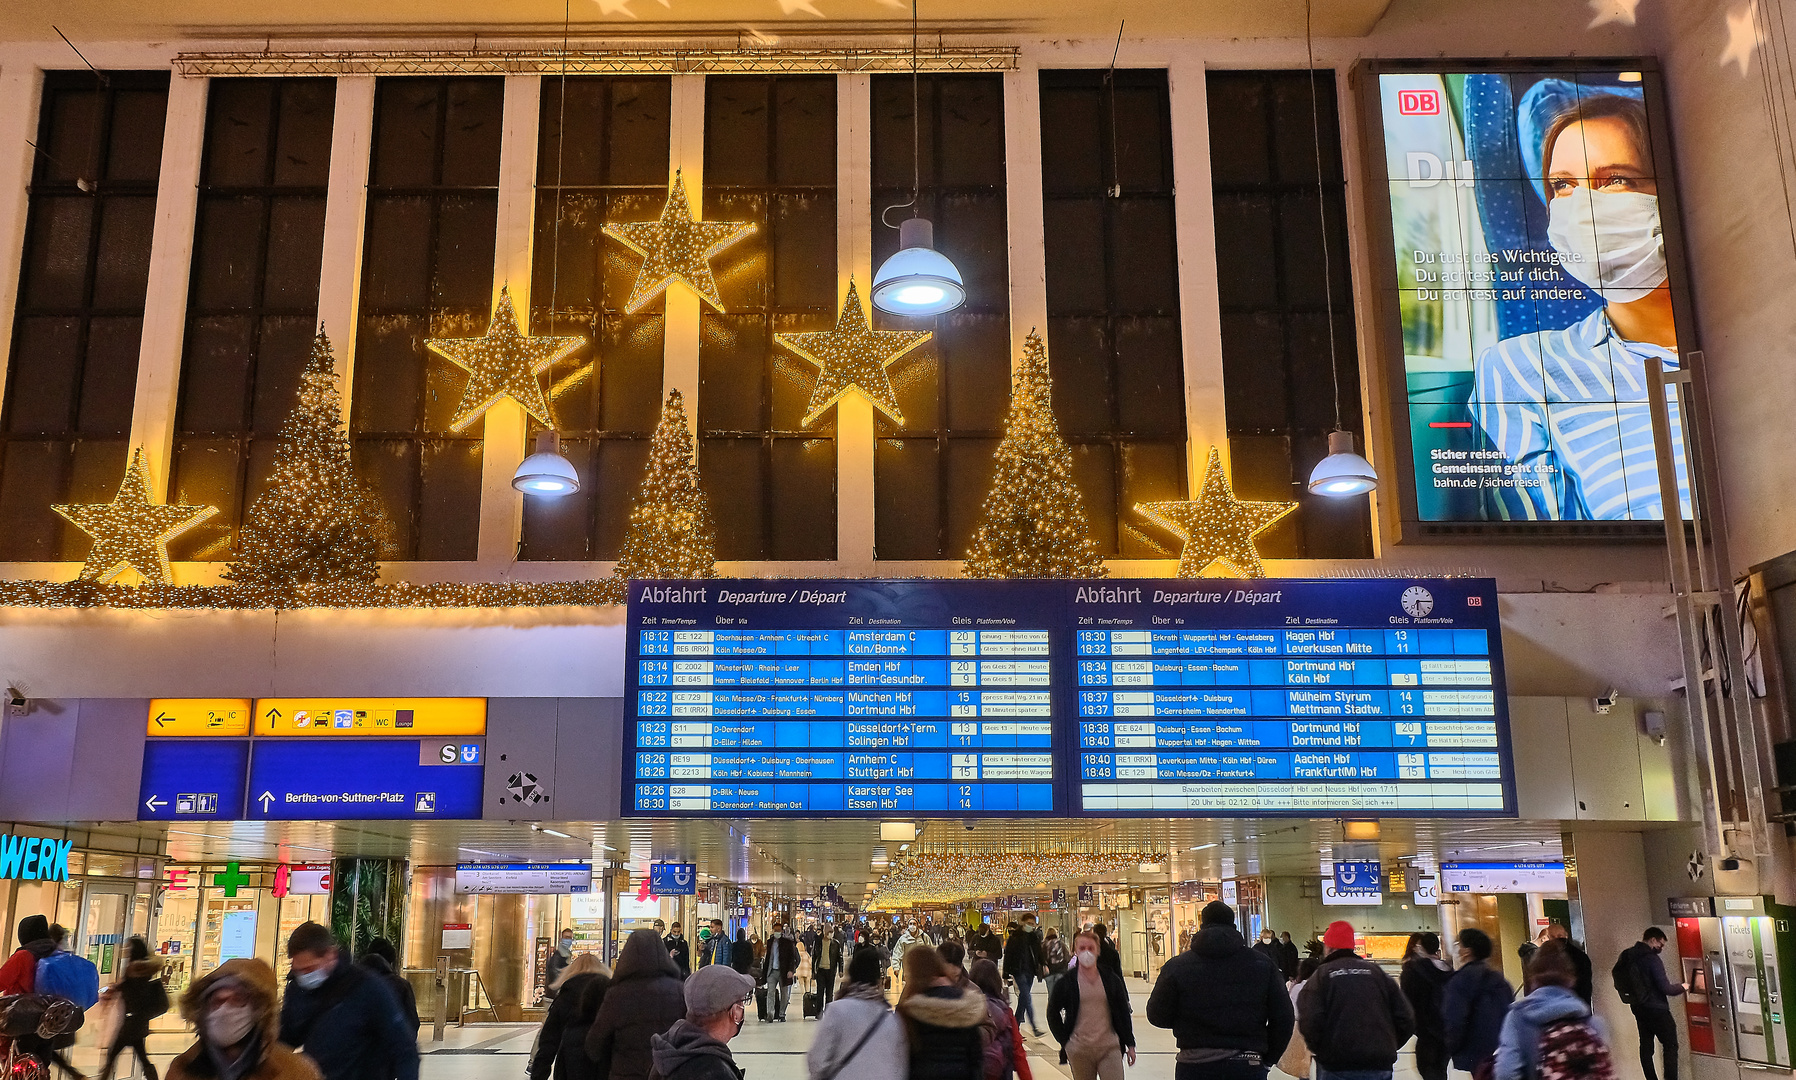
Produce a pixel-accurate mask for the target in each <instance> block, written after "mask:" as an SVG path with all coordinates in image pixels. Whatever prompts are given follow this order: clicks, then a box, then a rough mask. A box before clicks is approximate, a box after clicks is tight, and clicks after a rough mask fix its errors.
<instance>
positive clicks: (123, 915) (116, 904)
mask: <svg viewBox="0 0 1796 1080" xmlns="http://www.w3.org/2000/svg"><path fill="white" fill-rule="evenodd" d="M135 900H136V892H135V890H133V889H132V888H131V886H129V885H106V884H99V883H95V882H88V883H87V887H86V888H85V889H84V890H83V895H82V900H81V916H80V919H79V921H78V922H77V924H76V926H75V940H74V942H73V946H74V947H73V949H72V950H71V951H73V952H75V953H78V954H80V955H82V956H85V957H87V958H88V960H90V961H91V962H92V963H93V964H94V966H95V967H97V968H99V969H100V981H101V982H102V983H106V982H112V981H114V980H116V979H117V978H118V971H119V969H120V968H121V967H122V966H123V960H122V957H123V955H124V950H125V938H126V937H127V936H128V935H129V934H130V930H131V924H130V919H131V915H132V909H133V907H134V903H133V902H134V901H135Z"/></svg>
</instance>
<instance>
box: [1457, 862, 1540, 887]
mask: <svg viewBox="0 0 1796 1080" xmlns="http://www.w3.org/2000/svg"><path fill="white" fill-rule="evenodd" d="M1441 888H1442V889H1444V890H1445V891H1446V892H1448V893H1562V892H1564V891H1565V864H1564V863H1562V862H1512V863H1451V862H1444V863H1441Z"/></svg>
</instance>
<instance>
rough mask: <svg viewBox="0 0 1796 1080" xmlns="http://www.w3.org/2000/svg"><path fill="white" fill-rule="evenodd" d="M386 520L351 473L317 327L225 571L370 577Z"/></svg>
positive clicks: (266, 577)
mask: <svg viewBox="0 0 1796 1080" xmlns="http://www.w3.org/2000/svg"><path fill="white" fill-rule="evenodd" d="M392 529H393V525H392V522H390V521H389V520H388V519H387V515H386V511H385V510H384V509H383V508H382V507H381V504H380V498H379V497H378V496H377V495H375V493H374V490H373V489H372V488H370V487H369V486H368V485H367V484H366V483H364V482H363V481H362V478H361V477H360V476H358V475H356V471H355V467H354V466H353V465H351V464H350V460H349V437H348V435H347V434H346V433H345V432H344V430H343V399H342V397H341V396H340V395H339V394H338V392H337V373H336V368H335V365H334V361H333V360H332V358H331V343H330V339H328V338H326V337H325V336H324V332H323V331H319V333H318V336H317V337H316V338H314V339H313V340H312V357H311V359H310V360H308V361H307V362H306V368H305V371H304V373H302V374H301V376H300V383H299V403H298V404H297V405H296V406H294V409H293V412H292V413H290V414H289V415H288V416H287V422H286V423H285V424H283V425H282V426H281V435H280V444H279V445H278V446H277V447H276V448H275V452H274V472H273V473H272V474H271V475H270V476H269V478H268V488H267V490H265V491H263V492H262V494H261V495H259V496H257V498H256V501H255V503H254V504H253V505H251V506H250V510H249V518H248V520H247V521H245V522H244V524H243V531H242V533H241V534H240V535H239V536H238V538H237V559H236V561H234V562H232V563H231V567H230V570H229V571H227V572H226V574H225V577H226V578H227V579H228V580H230V581H233V582H235V583H236V584H238V585H241V586H248V587H252V588H265V589H277V590H283V591H285V590H288V589H291V588H292V587H294V586H297V585H328V584H335V583H353V584H373V583H374V582H375V581H376V580H377V579H378V578H379V577H380V567H379V565H378V562H377V560H378V559H379V557H380V550H381V546H382V544H383V543H384V542H385V541H387V540H388V538H389V537H390V536H391V534H392Z"/></svg>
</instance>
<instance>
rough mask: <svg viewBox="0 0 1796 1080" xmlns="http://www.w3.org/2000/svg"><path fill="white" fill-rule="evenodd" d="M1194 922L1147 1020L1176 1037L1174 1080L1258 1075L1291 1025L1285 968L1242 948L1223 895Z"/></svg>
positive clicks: (1257, 1079) (1159, 983) (1257, 1078)
mask: <svg viewBox="0 0 1796 1080" xmlns="http://www.w3.org/2000/svg"><path fill="white" fill-rule="evenodd" d="M1198 923H1199V926H1200V927H1201V928H1200V929H1199V930H1198V932H1197V936H1196V937H1194V938H1193V939H1192V941H1191V949H1190V951H1189V952H1183V953H1180V954H1179V955H1178V956H1175V957H1173V958H1172V959H1170V960H1168V961H1167V962H1166V964H1165V966H1163V967H1162V968H1161V969H1160V977H1159V978H1158V979H1156V980H1155V981H1154V992H1153V993H1152V994H1150V995H1148V999H1147V1022H1148V1023H1150V1024H1152V1025H1154V1026H1155V1027H1163V1028H1171V1029H1172V1031H1173V1036H1174V1037H1175V1038H1176V1039H1177V1040H1178V1044H1179V1062H1178V1066H1177V1069H1176V1072H1175V1074H1174V1075H1175V1076H1176V1077H1177V1080H1234V1078H1242V1080H1263V1078H1264V1077H1265V1075H1266V1067H1267V1066H1268V1065H1270V1064H1272V1063H1273V1062H1275V1061H1277V1060H1278V1059H1279V1058H1280V1057H1281V1056H1282V1055H1283V1054H1284V1052H1285V1046H1286V1044H1288V1043H1289V1042H1290V1041H1291V1028H1292V1025H1293V1024H1294V1023H1295V1017H1294V1016H1293V1014H1292V1012H1291V996H1290V994H1289V993H1288V992H1287V991H1286V990H1285V976H1284V973H1283V972H1281V971H1280V970H1279V969H1278V966H1277V964H1276V963H1274V962H1273V961H1272V960H1271V959H1269V958H1268V957H1267V955H1266V954H1265V953H1264V952H1262V951H1261V950H1259V949H1250V948H1248V947H1247V942H1246V940H1244V939H1243V938H1242V937H1241V932H1240V931H1239V930H1237V929H1235V911H1234V909H1233V908H1231V907H1229V906H1228V905H1227V904H1225V903H1223V902H1222V901H1220V900H1212V901H1211V902H1210V903H1208V904H1206V905H1205V906H1204V909H1203V912H1202V913H1201V914H1200V915H1199V916H1198ZM1062 981H1063V982H1064V981H1065V980H1062Z"/></svg>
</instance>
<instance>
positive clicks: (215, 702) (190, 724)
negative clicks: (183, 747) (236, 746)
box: [144, 698, 250, 738]
mask: <svg viewBox="0 0 1796 1080" xmlns="http://www.w3.org/2000/svg"><path fill="white" fill-rule="evenodd" d="M249 718H250V701H249V699H248V698H154V699H152V700H151V701H150V716H149V720H148V721H147V723H146V726H145V729H144V730H145V731H147V732H148V733H149V734H150V735H151V736H152V737H155V738H168V737H171V736H185V737H188V738H195V737H204V736H211V737H214V738H242V737H243V736H245V735H248V734H249Z"/></svg>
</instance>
